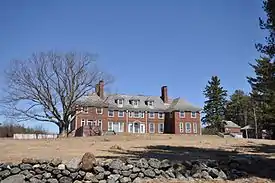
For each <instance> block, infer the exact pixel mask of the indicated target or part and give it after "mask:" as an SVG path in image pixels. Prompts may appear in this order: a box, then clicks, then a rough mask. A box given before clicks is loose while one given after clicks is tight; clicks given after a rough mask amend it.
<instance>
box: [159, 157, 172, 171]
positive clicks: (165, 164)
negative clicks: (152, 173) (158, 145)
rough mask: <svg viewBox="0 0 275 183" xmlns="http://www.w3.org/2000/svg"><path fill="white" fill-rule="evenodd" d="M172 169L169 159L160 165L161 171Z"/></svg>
mask: <svg viewBox="0 0 275 183" xmlns="http://www.w3.org/2000/svg"><path fill="white" fill-rule="evenodd" d="M170 167H171V163H170V161H169V160H168V159H165V160H162V161H161V163H160V168H161V169H168V168H170Z"/></svg>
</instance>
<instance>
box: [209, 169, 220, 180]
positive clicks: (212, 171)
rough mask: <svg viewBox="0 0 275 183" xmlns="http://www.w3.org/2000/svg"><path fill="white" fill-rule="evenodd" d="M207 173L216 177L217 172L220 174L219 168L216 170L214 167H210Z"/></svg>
mask: <svg viewBox="0 0 275 183" xmlns="http://www.w3.org/2000/svg"><path fill="white" fill-rule="evenodd" d="M208 173H209V175H210V176H211V177H213V178H217V177H218V176H219V174H220V172H219V170H217V169H215V168H211V169H210V171H209V172H208Z"/></svg>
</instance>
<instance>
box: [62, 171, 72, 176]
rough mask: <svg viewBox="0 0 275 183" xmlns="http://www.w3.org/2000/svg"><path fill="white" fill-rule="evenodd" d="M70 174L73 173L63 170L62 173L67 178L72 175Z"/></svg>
mask: <svg viewBox="0 0 275 183" xmlns="http://www.w3.org/2000/svg"><path fill="white" fill-rule="evenodd" d="M70 173H71V172H70V171H69V170H63V171H62V174H63V175H66V176H68V175H70Z"/></svg>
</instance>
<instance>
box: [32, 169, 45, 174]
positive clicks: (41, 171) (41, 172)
mask: <svg viewBox="0 0 275 183" xmlns="http://www.w3.org/2000/svg"><path fill="white" fill-rule="evenodd" d="M34 171H35V173H37V174H43V173H44V171H43V170H41V169H40V168H36V169H35V170H34Z"/></svg>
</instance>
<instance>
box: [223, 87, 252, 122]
mask: <svg viewBox="0 0 275 183" xmlns="http://www.w3.org/2000/svg"><path fill="white" fill-rule="evenodd" d="M251 105H252V101H251V97H250V96H249V95H247V94H245V93H244V91H242V90H236V91H235V92H234V93H233V94H232V95H231V96H230V100H229V101H228V102H227V104H226V112H225V118H226V120H230V121H233V122H235V123H236V124H238V125H239V126H241V127H243V126H246V125H248V124H253V108H252V107H251Z"/></svg>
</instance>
